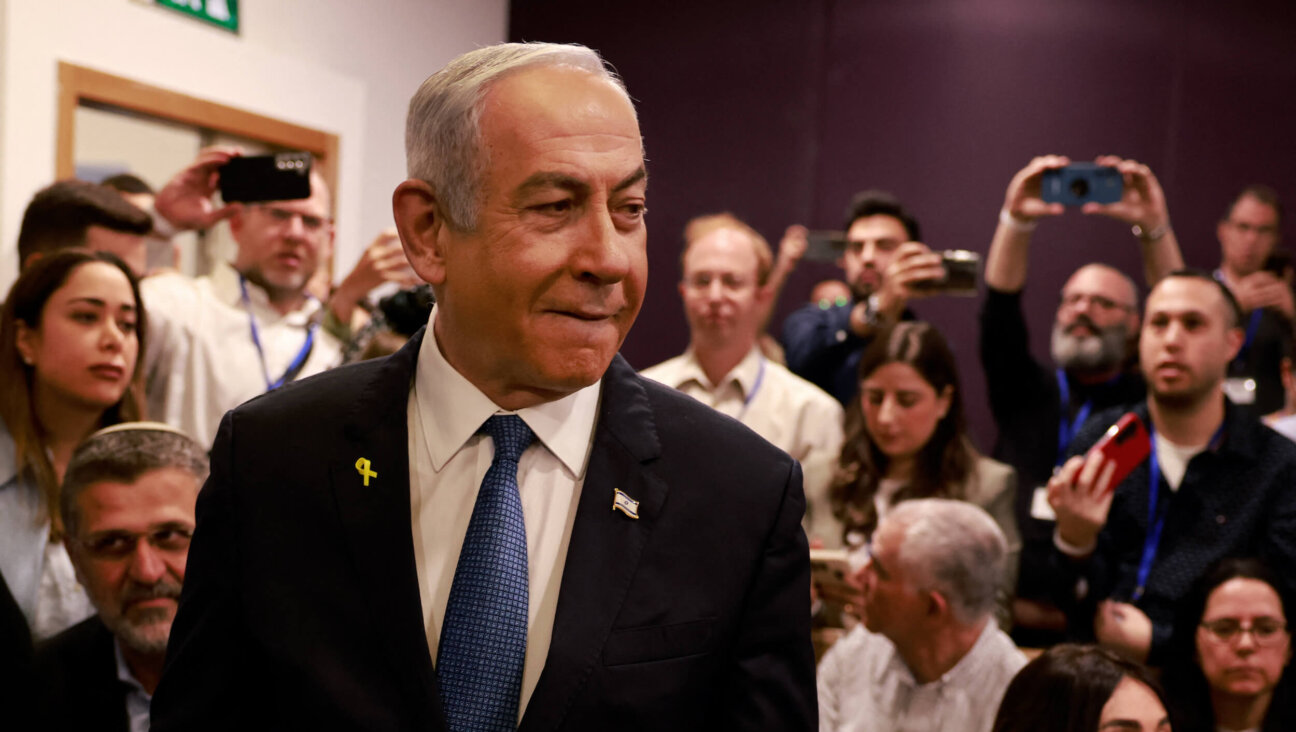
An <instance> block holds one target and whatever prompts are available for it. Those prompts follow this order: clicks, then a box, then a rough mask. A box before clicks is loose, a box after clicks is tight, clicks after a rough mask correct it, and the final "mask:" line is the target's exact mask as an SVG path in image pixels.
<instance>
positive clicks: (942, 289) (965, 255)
mask: <svg viewBox="0 0 1296 732" xmlns="http://www.w3.org/2000/svg"><path fill="white" fill-rule="evenodd" d="M940 255H941V266H942V267H944V268H945V277H944V278H943V279H939V280H926V281H923V282H915V283H913V287H914V289H916V290H924V291H927V292H935V293H940V294H942V295H958V296H960V297H975V296H976V294H977V284H978V282H979V281H980V276H979V275H980V271H981V255H980V254H978V253H977V252H970V251H968V250H966V249H946V250H945V251H943V252H941V253H940Z"/></svg>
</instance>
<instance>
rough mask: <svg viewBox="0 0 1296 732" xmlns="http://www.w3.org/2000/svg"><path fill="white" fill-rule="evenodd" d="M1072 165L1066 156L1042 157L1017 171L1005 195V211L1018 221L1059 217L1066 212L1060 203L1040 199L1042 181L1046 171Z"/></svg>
mask: <svg viewBox="0 0 1296 732" xmlns="http://www.w3.org/2000/svg"><path fill="white" fill-rule="evenodd" d="M1070 164H1071V159H1070V158H1068V157H1066V156H1065V155H1041V156H1040V157H1037V158H1035V159H1034V160H1032V161H1030V163H1028V164H1027V165H1026V167H1024V168H1022V169H1021V170H1019V171H1017V174H1016V175H1014V176H1013V179H1012V181H1010V182H1009V183H1008V192H1007V193H1005V194H1004V207H1003V210H1005V211H1007V212H1008V214H1009V215H1010V216H1012V217H1013V218H1014V219H1017V220H1018V221H1034V220H1036V219H1038V218H1040V217H1042V216H1057V215H1059V214H1061V213H1062V212H1063V211H1065V210H1066V207H1065V206H1063V205H1062V204H1060V203H1045V202H1044V199H1042V198H1040V181H1041V180H1042V178H1043V177H1044V171H1046V170H1054V169H1056V168H1061V167H1064V166H1066V165H1070Z"/></svg>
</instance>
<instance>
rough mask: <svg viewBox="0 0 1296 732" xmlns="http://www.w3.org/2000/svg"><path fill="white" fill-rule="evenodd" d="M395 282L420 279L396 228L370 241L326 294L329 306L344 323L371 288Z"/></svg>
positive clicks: (404, 283) (407, 284) (406, 284)
mask: <svg viewBox="0 0 1296 732" xmlns="http://www.w3.org/2000/svg"><path fill="white" fill-rule="evenodd" d="M385 282H395V283H396V284H397V285H399V286H400V287H402V288H405V287H413V286H414V285H417V284H418V283H419V282H421V280H420V279H419V277H418V275H417V274H415V273H414V270H413V268H412V267H410V263H409V259H407V258H406V257H405V250H404V249H402V248H401V242H400V236H399V235H398V234H397V233H396V230H395V229H386V230H384V231H382V232H380V233H379V234H378V236H377V237H376V238H375V239H374V240H373V241H372V242H370V244H369V246H368V248H366V249H365V250H364V254H361V255H360V260H359V261H357V262H356V264H355V267H352V268H351V271H350V272H348V273H347V276H346V277H345V278H343V280H342V282H341V283H339V284H338V286H337V289H336V290H334V291H333V295H332V296H331V297H330V298H329V302H328V304H329V307H330V308H331V309H332V310H333V314H334V315H335V316H336V317H337V319H338V320H339V321H341V322H343V323H349V322H351V316H352V315H353V314H354V313H355V309H356V306H358V305H359V304H360V301H361V300H363V299H364V298H365V296H366V295H368V294H369V292H370V290H373V289H374V288H375V287H377V286H379V285H381V284H383V283H385Z"/></svg>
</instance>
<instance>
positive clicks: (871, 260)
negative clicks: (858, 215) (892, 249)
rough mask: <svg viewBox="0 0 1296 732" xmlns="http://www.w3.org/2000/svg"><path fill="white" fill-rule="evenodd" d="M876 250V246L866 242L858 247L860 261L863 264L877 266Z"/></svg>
mask: <svg viewBox="0 0 1296 732" xmlns="http://www.w3.org/2000/svg"><path fill="white" fill-rule="evenodd" d="M877 258H878V248H877V244H875V243H874V242H871V241H866V242H864V243H863V244H861V245H860V261H861V262H863V263H865V264H871V265H874V266H875V267H876V266H877Z"/></svg>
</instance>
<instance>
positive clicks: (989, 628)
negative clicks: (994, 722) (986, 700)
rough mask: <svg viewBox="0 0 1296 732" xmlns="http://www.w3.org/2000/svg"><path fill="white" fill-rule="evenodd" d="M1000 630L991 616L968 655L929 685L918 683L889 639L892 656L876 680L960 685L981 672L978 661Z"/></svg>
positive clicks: (914, 683) (888, 643)
mask: <svg viewBox="0 0 1296 732" xmlns="http://www.w3.org/2000/svg"><path fill="white" fill-rule="evenodd" d="M861 625H862V624H861ZM998 629H999V625H998V623H996V622H995V619H994V617H993V616H991V617H990V618H989V619H987V620H986V621H985V627H983V628H982V629H981V634H980V635H978V636H977V639H976V642H975V643H973V644H972V647H971V648H969V649H968V651H967V653H964V654H963V657H962V658H960V659H959V660H958V663H955V664H954V666H953V668H951V669H950V670H949V671H946V672H945V673H944V675H942V676H941V677H940V678H939V679H935V680H934V681H929V682H927V684H920V683H918V679H916V678H915V677H914V675H913V671H911V670H910V669H909V665H908V664H906V663H905V662H904V658H902V657H901V656H900V650H899V649H897V648H896V647H895V644H894V643H892V642H891V640H890V639H889V638H887V639H886V641H887V646H888V649H889V651H890V655H889V657H888V659H887V662H886V663H883V664H880V665H879V667H878V671H879V674H878V675H877V677H876V679H875V680H876V681H877V683H879V684H880V683H882V682H883V680H884V679H885V678H886V677H887V676H895V677H896V678H899V679H900V680H901V681H902V682H904V683H905V684H906V685H908V686H911V687H914V688H917V687H919V686H927V685H928V684H941V685H944V684H949V683H954V684H955V685H960V684H962V683H963V682H964V681H963V678H962V677H964V676H966V675H968V674H970V673H976V672H978V671H979V668H978V659H979V658H980V657H981V655H983V654H984V653H985V652H986V651H985V649H986V647H987V646H989V645H990V643H991V642H992V641H991V639H990V637H991V636H992V635H994V633H995V631H997V630H998Z"/></svg>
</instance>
